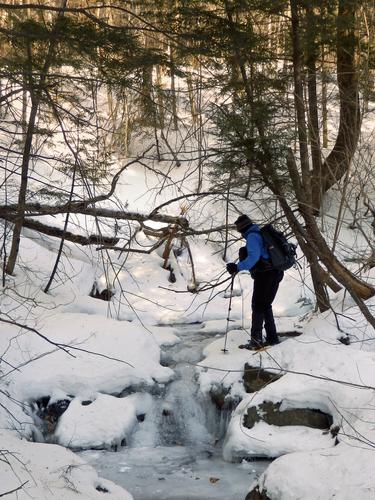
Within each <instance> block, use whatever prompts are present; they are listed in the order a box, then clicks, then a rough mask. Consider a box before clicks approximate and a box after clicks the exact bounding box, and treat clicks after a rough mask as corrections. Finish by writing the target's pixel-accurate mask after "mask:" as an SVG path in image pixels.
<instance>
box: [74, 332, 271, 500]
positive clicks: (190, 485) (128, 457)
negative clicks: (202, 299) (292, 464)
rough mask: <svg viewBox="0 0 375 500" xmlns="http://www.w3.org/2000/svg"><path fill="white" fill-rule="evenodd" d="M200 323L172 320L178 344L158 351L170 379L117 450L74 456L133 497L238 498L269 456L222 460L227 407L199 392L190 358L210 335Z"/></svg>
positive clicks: (197, 354)
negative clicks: (149, 412) (173, 375)
mask: <svg viewBox="0 0 375 500" xmlns="http://www.w3.org/2000/svg"><path fill="white" fill-rule="evenodd" d="M200 329H201V325H186V326H181V325H179V326H178V331H177V335H178V336H179V337H180V339H181V342H180V343H179V344H176V345H175V346H173V347H168V348H164V349H163V357H162V362H163V364H165V365H168V366H170V367H171V368H172V369H173V370H174V371H175V373H176V378H175V379H174V380H173V381H172V382H171V383H169V384H168V385H167V386H166V387H165V388H164V390H163V391H161V393H160V394H156V395H154V396H153V410H152V413H153V415H152V418H151V416H146V418H145V420H144V421H143V422H140V423H139V425H138V428H137V429H136V431H135V432H134V434H133V436H132V439H131V441H130V442H129V446H127V447H123V448H121V449H120V450H119V451H118V452H110V451H104V450H103V451H101V450H90V451H84V452H81V453H80V456H81V457H82V458H84V460H86V461H87V462H88V463H90V464H91V465H92V466H93V467H94V468H95V469H96V470H97V471H98V472H99V474H100V475H101V476H102V477H104V478H106V479H110V480H111V481H113V482H115V483H116V484H118V485H120V486H123V487H124V488H125V489H127V490H128V491H129V492H130V493H131V494H132V495H133V497H134V500H194V499H195V500H202V499H205V500H206V499H208V500H211V499H212V500H214V499H215V500H224V499H225V500H244V499H245V497H246V495H247V493H248V492H249V490H250V484H251V483H252V482H253V481H254V480H255V479H256V478H257V477H258V476H259V475H260V474H262V472H263V471H264V470H265V469H266V468H267V466H268V465H269V461H266V460H260V461H253V462H247V461H243V462H242V463H228V462H225V461H224V460H223V459H222V440H223V438H224V436H225V430H226V427H227V424H228V422H229V419H230V410H223V411H219V410H218V409H217V408H216V406H215V405H214V404H213V403H212V402H211V400H210V399H209V398H205V397H203V396H202V395H201V394H200V392H199V387H198V384H197V382H196V380H195V368H194V366H193V365H192V364H194V363H197V362H199V361H200V360H201V359H202V350H203V348H204V347H205V346H206V345H207V344H208V343H210V342H212V340H213V336H212V334H207V333H203V332H201V331H200Z"/></svg>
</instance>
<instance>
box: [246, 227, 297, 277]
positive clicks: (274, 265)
mask: <svg viewBox="0 0 375 500" xmlns="http://www.w3.org/2000/svg"><path fill="white" fill-rule="evenodd" d="M250 231H251V230H250ZM252 232H254V233H255V232H256V233H258V231H252ZM260 234H261V235H262V238H263V243H264V246H265V247H266V249H267V251H268V253H269V256H270V261H266V260H264V259H262V258H261V259H260V260H259V261H258V262H257V264H255V266H254V267H253V268H252V269H251V272H252V274H254V273H257V272H262V271H270V270H271V269H277V270H278V271H286V270H287V269H289V268H291V267H292V266H293V265H294V264H295V263H296V257H297V252H296V248H297V246H296V245H294V244H293V243H289V241H288V240H287V239H286V237H285V236H284V234H283V233H282V232H281V231H278V230H277V229H275V228H274V227H273V226H272V224H267V225H265V226H263V227H262V228H260ZM246 257H247V249H246V247H241V248H240V249H239V260H240V261H243V260H245V259H246Z"/></svg>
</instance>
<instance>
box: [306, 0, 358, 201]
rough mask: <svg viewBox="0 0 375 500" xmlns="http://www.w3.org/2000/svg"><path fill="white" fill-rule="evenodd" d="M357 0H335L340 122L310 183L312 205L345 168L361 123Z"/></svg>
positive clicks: (350, 157)
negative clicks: (319, 171) (317, 175)
mask: <svg viewBox="0 0 375 500" xmlns="http://www.w3.org/2000/svg"><path fill="white" fill-rule="evenodd" d="M357 7H358V0H339V7H338V15H337V28H336V29H337V34H336V50H337V82H338V87H339V96H340V123H339V130H338V134H337V137H336V142H335V145H334V147H333V149H332V151H331V152H330V154H329V155H328V156H327V158H326V160H325V162H324V163H323V166H322V175H321V179H320V180H319V182H318V183H315V184H314V186H313V202H314V207H315V208H316V209H317V210H319V209H320V207H321V202H322V196H323V195H324V193H326V192H327V191H328V190H329V189H330V188H331V187H332V186H333V185H334V184H336V183H337V182H338V181H339V180H340V179H341V178H342V177H343V176H344V175H345V172H347V170H348V168H349V166H350V163H351V161H352V159H353V156H354V153H355V150H356V147H357V144H358V139H359V134H360V125H361V112H360V106H359V91H358V77H357V68H356V61H355V56H356V36H355V17H356V10H357Z"/></svg>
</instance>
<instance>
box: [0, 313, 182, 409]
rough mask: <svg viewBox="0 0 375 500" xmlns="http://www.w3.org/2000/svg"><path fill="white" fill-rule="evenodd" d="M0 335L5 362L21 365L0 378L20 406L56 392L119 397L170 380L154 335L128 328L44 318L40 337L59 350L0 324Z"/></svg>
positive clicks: (95, 318) (70, 316)
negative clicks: (125, 392)
mask: <svg viewBox="0 0 375 500" xmlns="http://www.w3.org/2000/svg"><path fill="white" fill-rule="evenodd" d="M0 332H1V334H0V350H1V351H3V350H5V349H7V362H8V363H10V364H12V365H13V366H18V365H19V364H20V363H22V364H23V367H22V370H21V371H18V370H17V371H11V373H9V372H6V373H5V375H4V377H5V379H6V381H7V382H8V383H9V384H11V385H12V386H13V393H14V394H15V395H16V397H17V398H19V399H20V400H21V401H25V400H29V401H31V400H37V399H39V398H41V397H43V396H46V395H49V394H53V392H55V391H60V392H64V393H65V394H73V395H74V396H77V395H80V394H86V393H91V392H93V391H94V392H95V391H100V392H104V393H121V391H123V390H124V389H126V388H127V387H129V386H141V385H143V386H152V385H153V384H155V383H165V382H167V381H168V380H170V379H171V377H172V376H173V372H172V370H171V369H170V368H167V367H163V366H161V365H160V364H159V359H160V352H159V346H158V344H157V342H156V341H155V339H154V338H153V335H152V333H151V332H148V331H146V330H145V329H143V328H141V327H140V326H136V325H134V324H132V323H128V322H124V321H115V320H113V319H110V318H104V317H102V316H99V315H94V314H91V315H85V314H82V313H81V314H77V313H62V314H58V313H57V314H55V315H54V316H52V317H49V318H46V319H45V320H44V322H43V324H40V325H39V327H38V332H39V333H40V334H42V335H44V336H45V337H47V338H48V339H49V340H50V341H51V342H54V343H55V344H59V345H63V346H64V347H63V348H58V347H56V346H48V343H47V342H46V341H45V340H44V339H43V338H40V337H39V336H38V335H37V334H35V333H34V332H28V331H24V330H22V329H20V328H19V327H17V326H10V325H5V324H0ZM67 351H68V352H69V353H70V355H69V354H68V353H67ZM146 351H147V358H146V357H145V352H146ZM46 353H48V355H46ZM8 373H9V375H8Z"/></svg>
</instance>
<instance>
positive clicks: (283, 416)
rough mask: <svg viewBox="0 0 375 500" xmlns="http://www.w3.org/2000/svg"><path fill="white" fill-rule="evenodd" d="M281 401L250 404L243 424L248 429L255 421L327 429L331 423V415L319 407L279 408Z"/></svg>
mask: <svg viewBox="0 0 375 500" xmlns="http://www.w3.org/2000/svg"><path fill="white" fill-rule="evenodd" d="M280 406H281V402H277V403H272V402H271V401H264V402H263V403H261V404H259V405H258V406H252V407H250V408H249V409H248V410H247V413H246V415H245V416H244V422H243V425H244V426H245V427H247V428H248V429H251V428H252V427H254V425H255V424H256V423H257V422H260V421H262V422H266V423H267V424H269V425H278V426H285V425H304V426H306V427H312V428H313V429H322V430H327V429H329V428H330V427H331V425H332V423H333V419H332V416H331V415H329V414H327V413H324V412H322V411H321V410H319V409H311V408H290V409H287V410H283V411H281V410H280Z"/></svg>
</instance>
